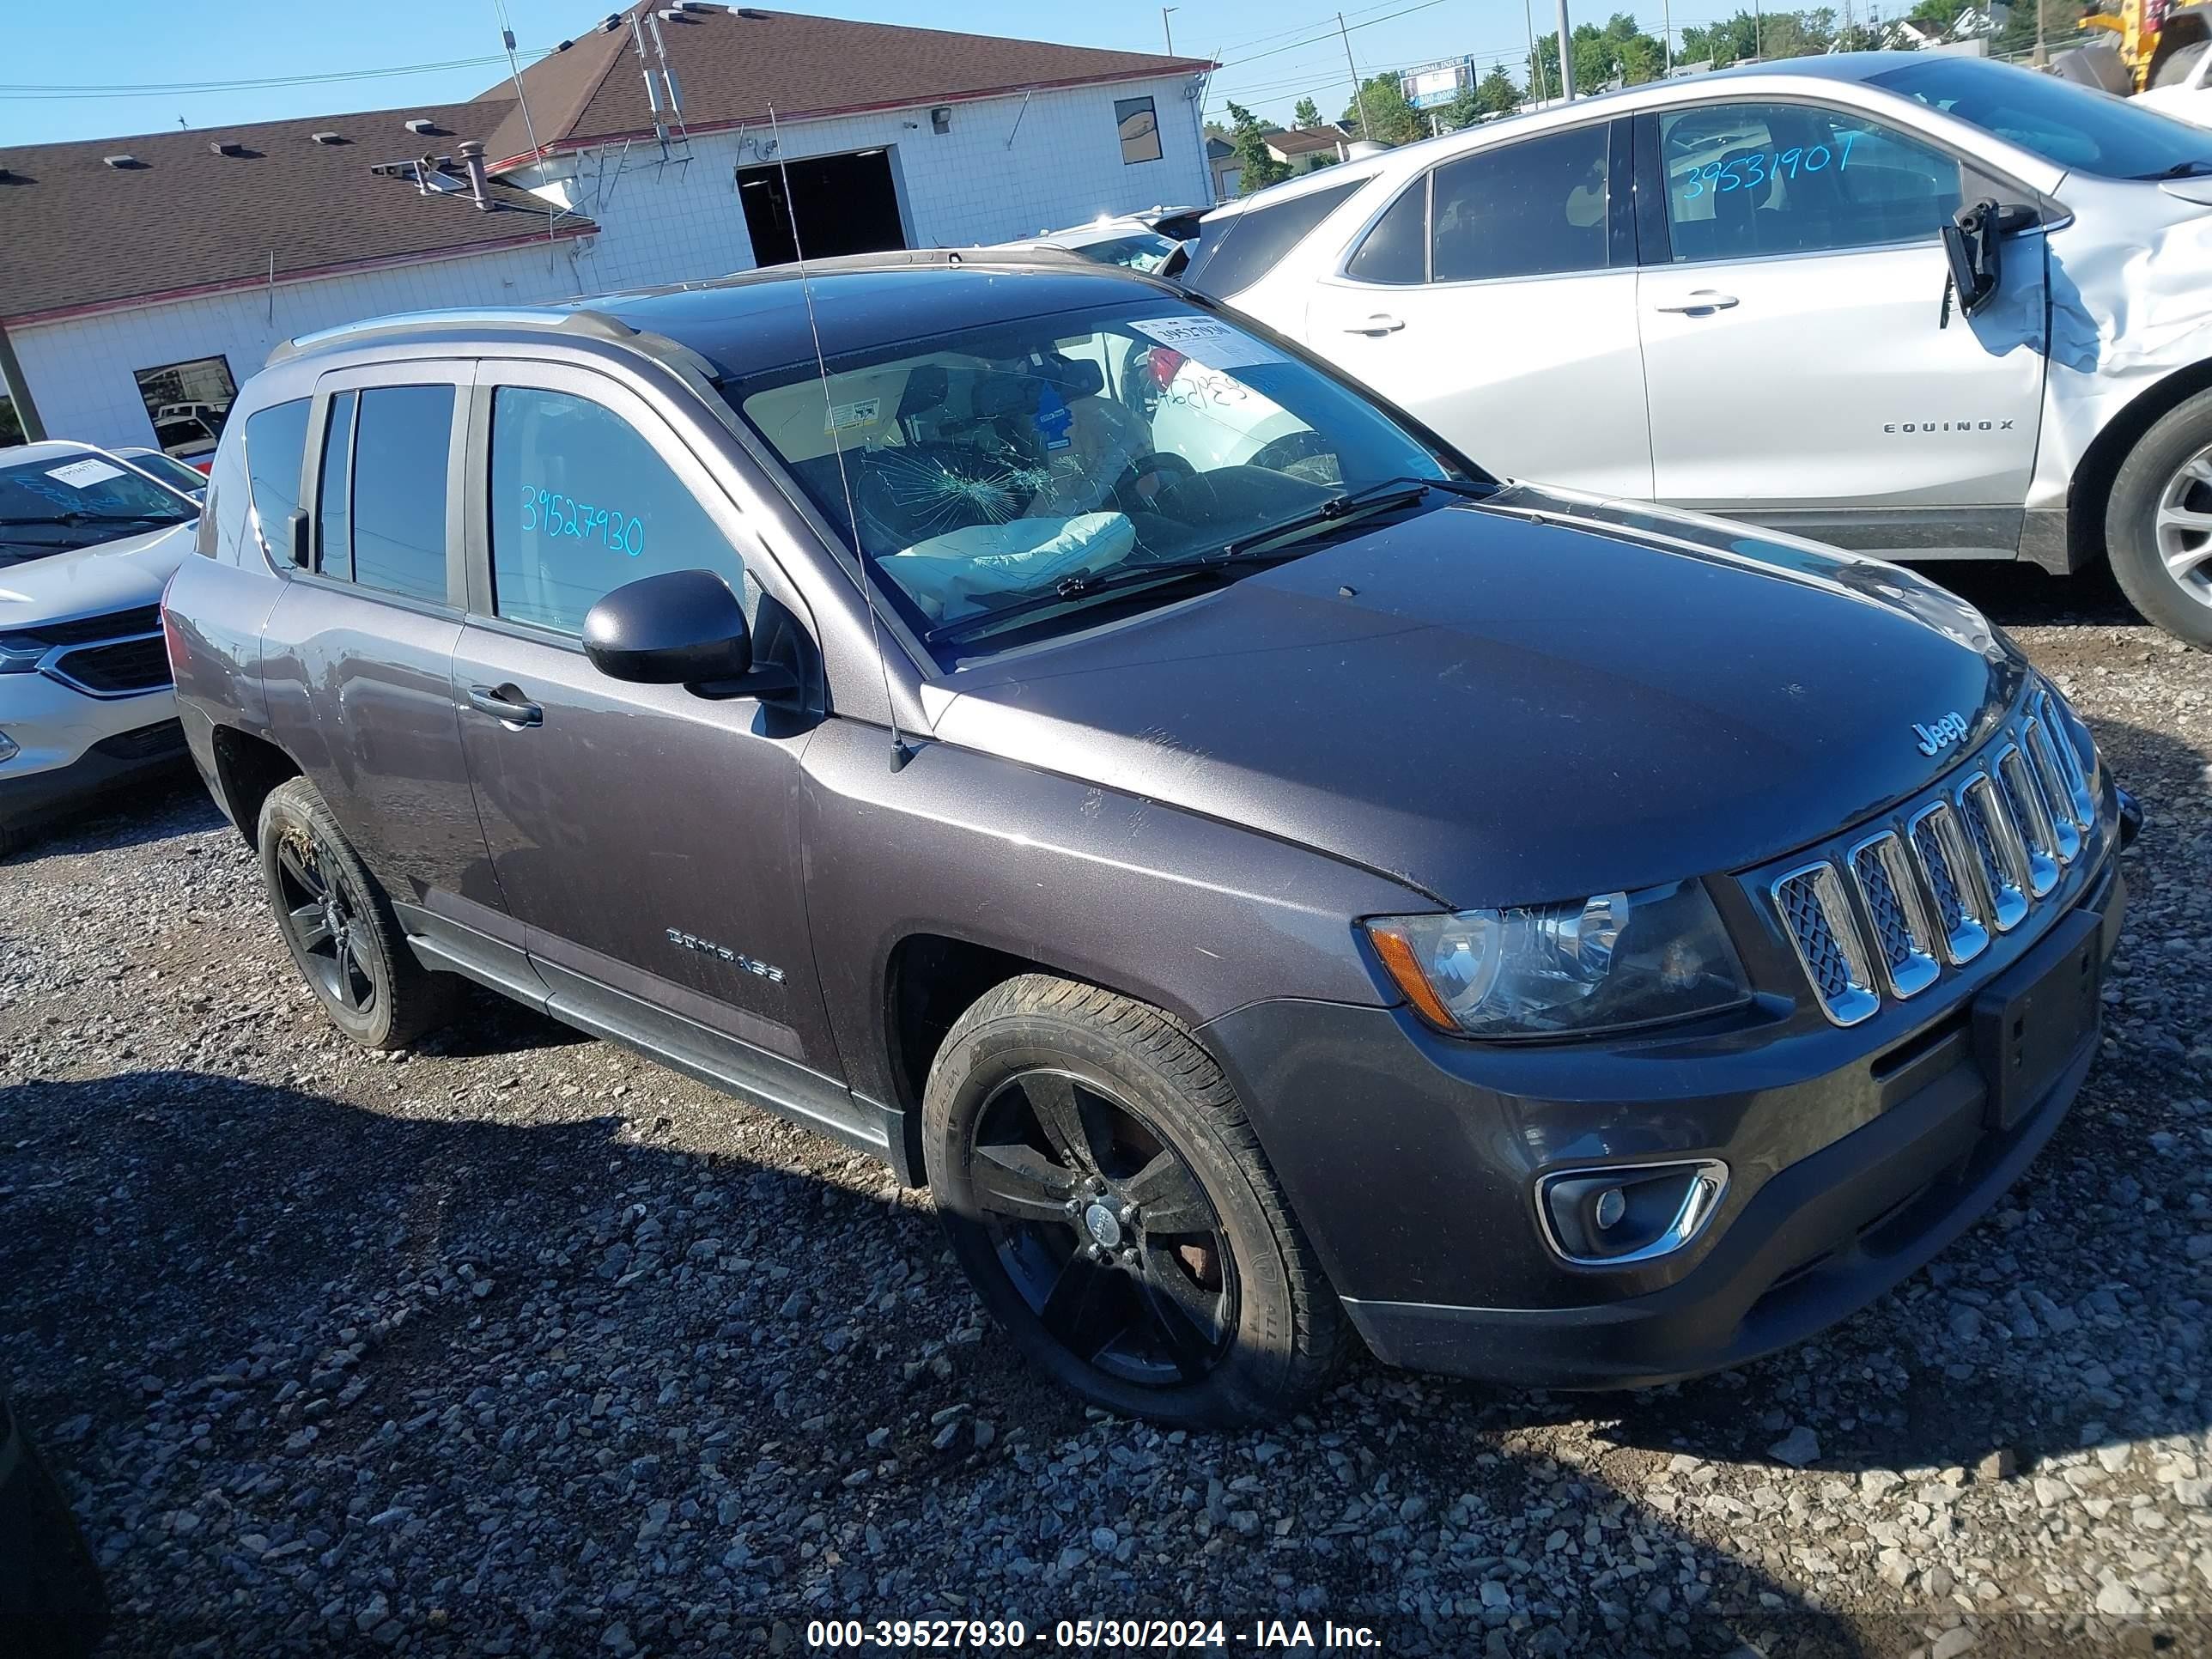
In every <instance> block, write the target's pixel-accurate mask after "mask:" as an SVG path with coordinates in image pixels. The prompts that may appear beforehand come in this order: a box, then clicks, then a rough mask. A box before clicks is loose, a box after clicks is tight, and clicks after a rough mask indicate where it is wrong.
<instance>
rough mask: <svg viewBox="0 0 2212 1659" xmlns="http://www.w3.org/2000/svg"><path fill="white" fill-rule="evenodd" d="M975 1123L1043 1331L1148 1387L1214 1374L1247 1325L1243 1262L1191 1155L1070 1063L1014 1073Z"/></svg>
mask: <svg viewBox="0 0 2212 1659" xmlns="http://www.w3.org/2000/svg"><path fill="white" fill-rule="evenodd" d="M975 1125H976V1127H975V1140H974V1144H973V1147H972V1152H971V1157H970V1159H969V1179H970V1181H971V1182H972V1195H973V1201H974V1204H975V1209H976V1211H977V1212H978V1214H979V1218H980V1219H981V1220H982V1222H983V1223H984V1225H985V1227H986V1228H987V1231H988V1233H989V1236H990V1239H991V1243H992V1245H993V1247H994V1249H995V1250H996V1252H997V1255H998V1257H999V1261H1000V1264H1001V1265H1002V1266H1003V1267H1004V1268H1005V1270H1006V1275H1007V1277H1008V1279H1011V1280H1012V1284H1013V1286H1014V1288H1015V1289H1016V1290H1017V1291H1018V1292H1019V1293H1020V1295H1021V1297H1022V1299H1023V1300H1024V1302H1026V1303H1027V1304H1029V1307H1030V1311H1032V1312H1033V1313H1034V1314H1036V1317H1037V1319H1038V1321H1039V1322H1040V1323H1042V1326H1043V1327H1044V1328H1045V1330H1046V1331H1047V1332H1048V1333H1049V1334H1051V1336H1052V1337H1053V1339H1054V1340H1055V1341H1057V1342H1059V1343H1060V1346H1063V1347H1065V1348H1066V1350H1067V1351H1068V1352H1070V1353H1071V1354H1073V1355H1074V1356H1075V1357H1076V1358H1079V1359H1080V1360H1082V1361H1083V1362H1085V1364H1090V1365H1093V1366H1096V1367H1097V1369H1098V1370H1102V1371H1104V1372H1105V1373H1107V1374H1108V1375H1109V1376H1115V1377H1118V1378H1120V1379H1121V1380H1122V1381H1124V1382H1127V1383H1134V1384H1137V1385H1138V1386H1139V1387H1147V1388H1160V1387H1170V1386H1175V1385H1177V1384H1182V1383H1197V1382H1200V1381H1201V1380H1203V1379H1204V1378H1205V1377H1206V1376H1207V1375H1208V1374H1209V1373H1210V1372H1211V1371H1212V1370H1213V1368H1214V1367H1215V1366H1216V1365H1218V1364H1219V1363H1220V1362H1221V1360H1222V1358H1223V1357H1224V1356H1225V1354H1226V1353H1227V1352H1228V1351H1229V1348H1230V1346H1231V1343H1232V1341H1233V1340H1235V1337H1236V1333H1237V1311H1238V1310H1237V1295H1238V1291H1237V1266H1236V1261H1235V1258H1234V1256H1233V1255H1232V1254H1231V1250H1230V1248H1229V1240H1228V1236H1227V1234H1226V1232H1225V1231H1224V1229H1223V1227H1222V1225H1221V1221H1220V1218H1219V1217H1218V1216H1217V1215H1216V1213H1215V1212H1214V1208H1213V1206H1212V1203H1211V1202H1210V1201H1209V1200H1208V1199H1207V1198H1206V1189H1205V1188H1204V1187H1203V1186H1202V1185H1201V1184H1200V1181H1199V1178H1198V1176H1196V1175H1195V1174H1194V1172H1193V1171H1192V1170H1191V1168H1190V1165H1189V1164H1187V1163H1185V1162H1184V1160H1183V1158H1182V1154H1181V1153H1179V1152H1176V1149H1175V1147H1174V1146H1172V1145H1171V1144H1170V1142H1169V1141H1168V1139H1166V1137H1165V1136H1164V1135H1163V1134H1161V1133H1160V1132H1159V1130H1158V1128H1157V1127H1154V1126H1153V1125H1152V1123H1150V1122H1149V1121H1146V1118H1145V1116H1144V1115H1143V1114H1141V1113H1140V1112H1139V1111H1137V1110H1136V1109H1134V1108H1133V1107H1132V1106H1131V1105H1129V1104H1128V1103H1127V1102H1126V1101H1123V1100H1121V1099H1120V1098H1118V1097H1116V1096H1115V1095H1114V1094H1113V1093H1112V1092H1110V1091H1109V1090H1107V1089H1106V1088H1105V1087H1103V1085H1100V1084H1099V1083H1097V1082H1096V1081H1094V1080H1092V1079H1088V1078H1083V1077H1078V1076H1076V1075H1075V1074H1074V1073H1070V1072H1065V1071H1058V1070H1042V1069H1041V1070H1035V1071H1028V1072H1023V1073H1018V1075H1016V1076H1013V1077H1011V1078H1008V1079H1006V1080H1005V1081H1004V1082H1003V1083H1001V1084H1000V1086H999V1087H998V1088H997V1090H996V1091H994V1092H993V1094H992V1095H991V1096H990V1097H989V1098H988V1099H987V1101H986V1102H985V1103H984V1106H983V1109H982V1110H981V1113H979V1114H978V1115H977V1117H976V1120H975Z"/></svg>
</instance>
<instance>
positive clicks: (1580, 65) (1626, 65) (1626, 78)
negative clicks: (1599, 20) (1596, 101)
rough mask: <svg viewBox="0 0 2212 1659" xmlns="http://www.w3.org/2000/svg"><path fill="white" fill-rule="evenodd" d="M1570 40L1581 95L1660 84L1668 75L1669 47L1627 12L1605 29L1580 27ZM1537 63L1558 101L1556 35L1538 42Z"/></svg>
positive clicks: (1612, 20) (1619, 14)
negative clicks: (1618, 85) (1616, 87)
mask: <svg viewBox="0 0 2212 1659" xmlns="http://www.w3.org/2000/svg"><path fill="white" fill-rule="evenodd" d="M1570 40H1571V42H1572V44H1573V46H1574V52H1575V91H1576V93H1577V94H1582V93H1586V92H1596V91H1598V90H1600V89H1601V88H1605V87H1609V86H1611V85H1613V83H1614V82H1616V81H1617V82H1620V83H1621V84H1622V85H1624V86H1631V87H1633V86H1638V85H1641V84H1642V83H1643V82H1646V81H1656V80H1657V79H1658V78H1659V77H1660V76H1662V75H1663V74H1664V73H1665V72H1666V68H1667V48H1666V46H1664V45H1663V44H1662V42H1661V41H1660V40H1659V39H1658V37H1657V36H1656V35H1650V34H1646V33H1644V31H1643V30H1642V29H1640V28H1638V27H1637V26H1636V19H1635V18H1634V17H1632V16H1631V15H1629V14H1628V13H1626V12H1625V11H1621V12H1615V13H1614V14H1613V16H1612V17H1611V19H1609V20H1608V21H1607V23H1606V25H1605V27H1603V28H1600V27H1598V26H1597V25H1596V24H1595V23H1578V24H1577V25H1576V26H1575V32H1574V33H1573V34H1572V35H1571V37H1570ZM1536 62H1537V64H1538V66H1539V68H1540V70H1541V76H1542V81H1543V85H1544V86H1545V88H1547V90H1548V91H1549V93H1550V94H1551V95H1552V96H1553V97H1557V96H1558V95H1559V39H1558V37H1557V36H1556V35H1549V34H1547V35H1545V36H1543V37H1541V39H1540V40H1538V41H1537V42H1536Z"/></svg>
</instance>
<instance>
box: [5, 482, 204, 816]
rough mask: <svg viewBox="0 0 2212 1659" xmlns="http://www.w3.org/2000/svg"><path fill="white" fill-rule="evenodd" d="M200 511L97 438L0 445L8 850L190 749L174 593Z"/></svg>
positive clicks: (195, 505)
mask: <svg viewBox="0 0 2212 1659" xmlns="http://www.w3.org/2000/svg"><path fill="white" fill-rule="evenodd" d="M198 519H199V504H198V503H197V502H196V501H192V500H191V499H190V498H189V497H187V496H185V495H183V494H181V493H179V491H177V490H174V489H170V488H169V487H168V486H167V485H166V484H163V483H157V482H155V479H153V478H152V477H149V476H148V475H147V474H145V473H143V472H141V471H137V469H135V468H134V467H132V466H131V465H130V464H129V463H127V462H125V461H124V460H122V459H119V458H118V457H116V456H114V455H112V454H110V453H107V452H106V451H105V450H102V449H97V448H94V447H93V446H91V445H90V444H81V443H67V442H50V443H35V444H23V445H19V446H16V447H12V448H5V449H0V854H4V853H7V852H9V851H11V850H13V849H14V848H15V847H18V846H20V845H21V844H23V843H24V842H27V841H28V840H30V839H31V838H32V837H33V836H34V835H37V834H39V833H40V832H41V831H42V830H44V829H46V826H47V825H48V824H50V823H52V821H53V820H54V819H55V818H56V817H58V816H59V815H61V814H62V813H63V812H64V811H67V810H68V809H69V808H70V807H72V806H74V805H78V804H81V803H82V801H84V800H86V799H88V798H90V797H93V796H95V795H100V794H105V793H109V792H111V791H112V790H114V789H115V788H117V787H119V786H124V785H127V784H129V783H131V782H132V781H137V780H141V779H143V778H144V777H145V776H146V775H148V774H149V773H151V772H153V771H154V770H155V769H161V768H163V767H167V766H169V765H171V764H173V763H174V762H176V761H177V760H178V759H179V758H180V757H182V756H183V755H184V753H185V746H184V739H183V736H182V734H181V733H180V732H179V729H178V726H177V720H176V713H175V708H174V702H173V690H172V687H171V682H170V676H169V658H168V652H167V647H166V646H165V645H164V643H163V640H162V635H161V590H162V589H163V588H164V587H165V586H167V583H168V580H169V578H170V576H171V575H173V574H174V573H175V571H176V568H177V565H178V563H179V561H181V560H182V559H183V558H184V557H185V556H186V555H187V554H189V553H190V552H191V550H192V539H193V535H194V527H195V526H196V525H197V522H198Z"/></svg>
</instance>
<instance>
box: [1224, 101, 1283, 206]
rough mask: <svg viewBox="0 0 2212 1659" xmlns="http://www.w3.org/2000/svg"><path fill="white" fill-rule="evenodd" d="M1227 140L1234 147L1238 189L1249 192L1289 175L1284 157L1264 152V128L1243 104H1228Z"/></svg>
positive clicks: (1263, 188) (1279, 180)
mask: <svg viewBox="0 0 2212 1659" xmlns="http://www.w3.org/2000/svg"><path fill="white" fill-rule="evenodd" d="M1229 135H1230V137H1229V142H1230V143H1231V145H1232V146H1233V147H1234V148H1235V149H1236V151H1237V189H1238V190H1239V191H1242V192H1243V194H1245V195H1247V196H1249V195H1250V194H1251V193H1252V192H1253V191H1255V190H1265V189H1266V188H1267V186H1268V185H1279V184H1280V183H1282V181H1283V180H1284V179H1287V178H1289V177H1290V176H1291V166H1290V163H1289V162H1287V161H1277V160H1276V159H1275V158H1274V157H1273V155H1269V154H1268V153H1267V128H1265V127H1263V126H1261V125H1260V121H1259V118H1258V117H1257V116H1255V115H1254V114H1253V113H1252V112H1251V111H1250V110H1249V109H1246V108H1245V107H1244V106H1243V105H1242V104H1234V103H1232V104H1231V105H1230V106H1229Z"/></svg>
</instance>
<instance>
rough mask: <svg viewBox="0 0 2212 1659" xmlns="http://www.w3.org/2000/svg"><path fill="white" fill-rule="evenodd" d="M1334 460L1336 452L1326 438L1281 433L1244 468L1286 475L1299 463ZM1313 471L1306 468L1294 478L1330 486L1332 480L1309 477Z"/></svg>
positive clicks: (1313, 433) (1298, 433) (1313, 434)
mask: <svg viewBox="0 0 2212 1659" xmlns="http://www.w3.org/2000/svg"><path fill="white" fill-rule="evenodd" d="M1323 459H1326V460H1328V461H1330V462H1334V461H1335V460H1336V451H1335V449H1334V447H1331V445H1330V444H1329V441H1328V439H1326V438H1324V437H1322V435H1321V434H1320V433H1318V432H1314V431H1310V430H1309V431H1304V432H1285V434H1283V435H1282V436H1281V437H1279V438H1272V439H1270V440H1269V441H1267V442H1266V443H1264V444H1262V445H1261V446H1260V447H1259V450H1258V451H1257V452H1256V453H1255V454H1254V455H1253V457H1252V459H1250V460H1249V461H1248V462H1247V463H1245V465H1248V466H1258V467H1265V468H1266V469H1267V471H1270V472H1290V471H1291V469H1292V468H1293V467H1295V466H1297V465H1298V463H1300V462H1302V461H1318V460H1323ZM1315 471H1316V469H1314V468H1311V467H1309V468H1307V469H1306V470H1305V471H1301V472H1298V473H1296V474H1295V475H1294V476H1296V477H1302V478H1308V479H1312V481H1314V482H1316V483H1337V482H1338V480H1337V479H1336V478H1334V477H1325V478H1318V479H1315V478H1313V474H1314V472H1315Z"/></svg>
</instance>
